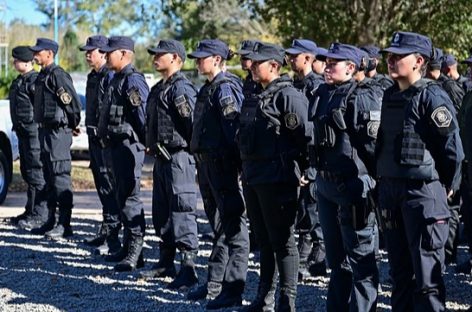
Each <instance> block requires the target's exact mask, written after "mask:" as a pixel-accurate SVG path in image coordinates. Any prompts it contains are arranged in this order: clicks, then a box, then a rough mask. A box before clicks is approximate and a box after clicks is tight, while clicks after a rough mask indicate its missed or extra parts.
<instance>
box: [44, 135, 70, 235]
mask: <svg viewBox="0 0 472 312" xmlns="http://www.w3.org/2000/svg"><path fill="white" fill-rule="evenodd" d="M39 142H40V145H41V161H42V163H43V172H44V179H45V180H46V189H47V190H48V194H49V196H48V197H49V198H48V206H49V209H50V211H49V213H50V218H52V217H53V216H54V214H55V208H56V206H58V207H59V220H58V224H61V225H64V226H69V225H70V218H71V214H72V207H73V193H72V180H71V177H70V172H71V155H70V146H71V144H72V130H71V129H70V128H57V129H49V128H40V129H39Z"/></svg>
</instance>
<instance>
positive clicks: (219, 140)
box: [190, 75, 232, 153]
mask: <svg viewBox="0 0 472 312" xmlns="http://www.w3.org/2000/svg"><path fill="white" fill-rule="evenodd" d="M223 83H230V84H231V83H232V82H231V80H230V79H228V78H226V77H225V76H223V75H220V76H219V77H218V78H217V79H215V80H213V81H212V82H211V83H210V84H209V85H205V86H203V87H202V89H201V90H200V92H199V93H198V96H197V102H196V104H195V112H194V114H193V132H192V140H191V142H190V151H191V152H193V153H210V152H215V151H218V150H219V149H220V148H221V147H223V146H222V145H224V132H223V129H222V125H221V116H220V107H219V106H220V104H219V103H212V102H211V100H212V98H213V94H214V92H215V91H216V90H217V89H218V87H219V86H220V85H221V84H223Z"/></svg>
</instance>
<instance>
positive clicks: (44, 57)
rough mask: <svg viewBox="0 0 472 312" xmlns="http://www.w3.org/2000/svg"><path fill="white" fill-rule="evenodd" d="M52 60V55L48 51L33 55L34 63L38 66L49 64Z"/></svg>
mask: <svg viewBox="0 0 472 312" xmlns="http://www.w3.org/2000/svg"><path fill="white" fill-rule="evenodd" d="M52 58H54V54H53V53H52V51H49V50H41V51H39V52H35V53H34V61H35V62H36V64H38V65H45V64H49V62H50V61H51V60H52Z"/></svg>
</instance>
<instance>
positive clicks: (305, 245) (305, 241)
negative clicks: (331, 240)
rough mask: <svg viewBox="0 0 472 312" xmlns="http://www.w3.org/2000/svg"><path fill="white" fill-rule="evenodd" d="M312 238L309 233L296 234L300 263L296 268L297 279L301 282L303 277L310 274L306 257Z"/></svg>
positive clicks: (309, 250) (308, 253)
mask: <svg viewBox="0 0 472 312" xmlns="http://www.w3.org/2000/svg"><path fill="white" fill-rule="evenodd" d="M312 245H313V244H312V240H311V237H310V235H308V234H306V233H300V235H299V236H298V254H299V255H300V263H299V269H298V281H299V282H302V281H303V280H304V279H306V278H307V277H309V276H310V272H308V257H309V255H310V252H311V247H312Z"/></svg>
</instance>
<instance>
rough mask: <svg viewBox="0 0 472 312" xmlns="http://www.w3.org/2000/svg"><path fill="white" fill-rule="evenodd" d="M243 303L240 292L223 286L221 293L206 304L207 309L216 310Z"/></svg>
mask: <svg viewBox="0 0 472 312" xmlns="http://www.w3.org/2000/svg"><path fill="white" fill-rule="evenodd" d="M242 305H243V298H242V292H241V291H239V290H236V289H233V288H231V287H223V289H222V290H221V293H220V294H219V295H218V296H217V297H216V298H215V299H213V300H210V301H209V302H208V304H207V305H206V309H207V310H218V309H223V308H230V307H239V306H242Z"/></svg>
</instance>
